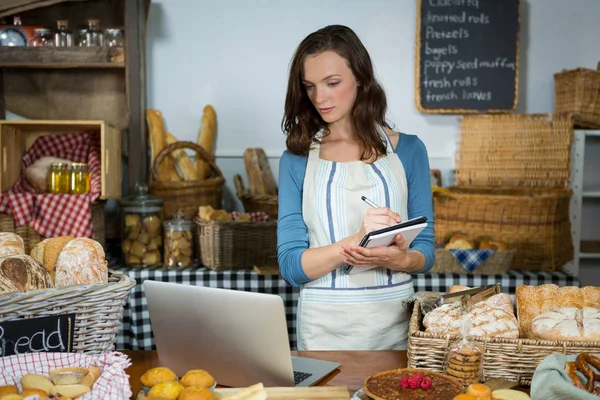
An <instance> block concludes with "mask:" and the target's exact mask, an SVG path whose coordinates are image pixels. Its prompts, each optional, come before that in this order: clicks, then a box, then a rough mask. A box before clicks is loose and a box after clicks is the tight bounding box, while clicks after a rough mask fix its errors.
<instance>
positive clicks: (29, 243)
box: [0, 201, 106, 254]
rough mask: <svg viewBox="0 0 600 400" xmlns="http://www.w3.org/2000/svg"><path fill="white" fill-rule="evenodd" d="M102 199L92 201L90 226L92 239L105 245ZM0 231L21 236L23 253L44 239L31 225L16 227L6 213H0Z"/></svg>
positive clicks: (29, 250) (28, 251) (103, 203)
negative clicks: (23, 245) (23, 247)
mask: <svg viewBox="0 0 600 400" xmlns="http://www.w3.org/2000/svg"><path fill="white" fill-rule="evenodd" d="M104 206H105V202H104V201H96V202H94V203H92V227H93V233H94V238H93V239H94V240H95V241H97V242H98V243H100V244H101V245H102V247H104V246H105V240H106V232H105V224H106V222H105V219H104ZM0 232H12V233H16V234H17V235H19V236H21V238H23V243H24V244H25V253H26V254H29V253H30V252H31V249H33V247H34V246H35V245H36V244H38V243H39V242H41V241H42V240H44V239H45V237H43V236H42V235H40V234H39V233H37V232H36V231H35V230H34V229H33V228H32V227H31V226H29V225H23V226H20V227H17V226H16V225H15V220H14V219H13V217H12V216H10V215H8V214H0Z"/></svg>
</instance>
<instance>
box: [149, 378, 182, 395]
mask: <svg viewBox="0 0 600 400" xmlns="http://www.w3.org/2000/svg"><path fill="white" fill-rule="evenodd" d="M183 389H184V387H183V386H181V384H180V383H179V382H177V381H170V382H161V383H157V384H156V385H154V386H152V387H151V388H150V391H148V397H157V398H161V399H165V400H177V398H178V397H179V394H180V393H181V392H182V391H183Z"/></svg>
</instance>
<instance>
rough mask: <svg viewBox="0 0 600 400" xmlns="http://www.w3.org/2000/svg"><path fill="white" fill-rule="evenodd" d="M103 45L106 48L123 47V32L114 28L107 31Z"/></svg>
mask: <svg viewBox="0 0 600 400" xmlns="http://www.w3.org/2000/svg"><path fill="white" fill-rule="evenodd" d="M104 44H105V45H106V47H124V46H125V40H124V38H123V30H122V29H116V28H110V29H107V30H106V35H105V36H104Z"/></svg>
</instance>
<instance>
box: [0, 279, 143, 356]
mask: <svg viewBox="0 0 600 400" xmlns="http://www.w3.org/2000/svg"><path fill="white" fill-rule="evenodd" d="M135 284H136V282H135V280H134V279H132V278H130V277H129V276H127V275H124V274H120V273H117V272H114V271H109V279H108V283H107V284H103V285H77V286H68V287H63V288H56V289H44V290H36V291H31V292H19V293H6V294H1V295H0V322H5V321H13V320H17V319H24V318H34V317H44V316H51V315H59V314H71V313H73V314H75V334H74V337H73V351H74V352H79V353H84V352H85V353H101V352H105V351H111V350H114V347H115V343H116V342H117V335H118V334H119V330H120V328H121V323H122V319H123V307H124V305H125V303H126V301H127V298H128V297H129V293H130V291H131V289H133V287H134V286H135Z"/></svg>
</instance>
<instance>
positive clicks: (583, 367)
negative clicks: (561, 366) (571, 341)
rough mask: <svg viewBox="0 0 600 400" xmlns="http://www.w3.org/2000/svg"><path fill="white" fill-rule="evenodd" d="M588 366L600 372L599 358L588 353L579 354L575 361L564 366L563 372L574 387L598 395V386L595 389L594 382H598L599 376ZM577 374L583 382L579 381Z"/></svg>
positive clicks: (599, 390) (599, 388)
mask: <svg viewBox="0 0 600 400" xmlns="http://www.w3.org/2000/svg"><path fill="white" fill-rule="evenodd" d="M590 365H591V366H592V367H594V368H595V369H596V370H597V371H600V358H598V357H596V356H594V355H592V354H589V353H581V354H579V355H578V356H577V359H576V360H575V361H571V362H568V363H566V364H565V372H566V373H567V375H568V376H569V378H570V379H571V382H572V383H573V385H574V386H575V387H577V388H579V389H583V390H585V391H587V392H589V393H594V394H595V395H600V386H599V387H596V381H598V380H600V374H597V373H596V372H595V371H594V370H593V369H592V368H591V367H590ZM578 372H580V373H581V375H583V377H584V378H585V381H583V380H581V377H580V375H579V374H578Z"/></svg>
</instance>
